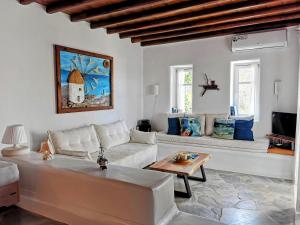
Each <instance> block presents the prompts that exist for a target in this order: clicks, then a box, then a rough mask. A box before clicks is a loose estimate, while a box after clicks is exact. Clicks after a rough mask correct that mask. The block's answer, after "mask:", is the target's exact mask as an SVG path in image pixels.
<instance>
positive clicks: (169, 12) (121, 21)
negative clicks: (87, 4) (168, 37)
mask: <svg viewBox="0 0 300 225" xmlns="http://www.w3.org/2000/svg"><path fill="white" fill-rule="evenodd" d="M240 2H241V3H244V4H245V2H247V1H245V0H241V1H235V2H231V3H235V4H232V5H236V4H237V3H240ZM225 3H226V2H225ZM201 4H203V2H202V3H201V2H199V1H197V0H196V1H189V2H179V3H178V4H173V5H167V6H164V7H160V8H158V9H151V10H146V11H143V12H138V13H132V14H129V15H123V16H118V17H113V18H108V19H98V20H96V21H92V22H91V28H92V29H96V28H100V27H111V26H117V25H118V26H119V25H128V23H129V24H132V23H136V22H145V21H152V20H155V21H156V20H157V19H162V20H164V19H165V18H173V17H175V18H177V16H178V15H179V14H181V16H185V17H190V15H191V16H192V14H194V13H197V15H199V10H200V11H201V12H202V11H203V13H207V12H210V11H215V9H212V8H211V7H208V8H207V7H206V9H203V8H201V7H200V9H197V10H196V11H195V12H189V13H186V10H189V9H191V8H192V7H195V6H197V7H199V6H200V5H201ZM247 4H249V3H247ZM241 6H242V5H241ZM226 7H229V5H228V4H227V5H223V6H218V8H224V9H226ZM194 10H195V9H194ZM204 11H205V12H204ZM174 14H176V15H174ZM149 23H151V22H149Z"/></svg>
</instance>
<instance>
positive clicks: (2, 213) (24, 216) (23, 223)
mask: <svg viewBox="0 0 300 225" xmlns="http://www.w3.org/2000/svg"><path fill="white" fill-rule="evenodd" d="M0 225H63V224H62V223H59V222H55V221H53V220H50V219H47V218H45V217H42V216H39V215H36V214H33V213H31V212H28V211H26V210H23V209H20V208H18V207H16V206H12V207H8V208H4V207H3V208H0Z"/></svg>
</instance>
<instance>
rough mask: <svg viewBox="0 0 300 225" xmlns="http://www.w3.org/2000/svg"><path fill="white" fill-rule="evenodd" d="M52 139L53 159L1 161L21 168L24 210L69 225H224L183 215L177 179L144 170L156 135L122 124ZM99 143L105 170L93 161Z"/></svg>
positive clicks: (63, 133) (30, 157) (59, 133)
mask: <svg viewBox="0 0 300 225" xmlns="http://www.w3.org/2000/svg"><path fill="white" fill-rule="evenodd" d="M95 128H96V129H95ZM49 137H50V139H51V143H52V145H53V146H52V147H51V148H50V149H54V150H55V153H56V154H55V157H54V159H52V160H49V161H44V160H43V159H42V158H43V157H42V154H41V153H37V152H31V153H29V154H28V155H23V156H15V157H4V158H3V160H6V161H10V162H14V163H16V164H17V165H18V168H19V171H20V191H21V201H20V203H19V206H21V207H22V208H25V209H27V210H29V211H32V212H35V213H38V214H41V215H44V216H46V217H49V218H52V219H54V220H59V221H61V222H64V223H67V224H70V225H82V224H85V225H96V224H99V225H183V224H185V225H222V224H221V223H219V222H215V221H211V220H208V219H205V218H202V217H199V216H195V215H191V214H188V213H183V212H180V211H179V210H178V209H177V207H176V204H175V201H174V181H173V176H172V175H169V174H167V173H162V172H158V171H151V170H142V169H141V168H143V167H145V166H147V165H149V164H151V163H152V162H154V161H156V157H157V146H156V144H155V133H139V132H137V133H135V132H132V134H131V135H130V132H129V130H128V129H127V127H126V125H125V123H124V122H122V121H118V122H116V123H113V124H109V125H99V126H97V125H91V126H85V127H81V128H76V129H70V130H64V131H55V132H49ZM98 138H99V140H100V141H99V140H98ZM101 145H102V147H104V148H105V156H106V157H107V158H108V159H109V161H110V163H109V165H108V169H107V170H100V169H99V166H98V165H97V164H96V163H95V161H94V160H95V159H96V158H97V156H98V151H99V147H100V146H101ZM83 159H84V160H83ZM91 159H92V160H91Z"/></svg>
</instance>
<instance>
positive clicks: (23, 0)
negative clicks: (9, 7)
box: [19, 0, 35, 5]
mask: <svg viewBox="0 0 300 225" xmlns="http://www.w3.org/2000/svg"><path fill="white" fill-rule="evenodd" d="M19 2H20V3H21V4H22V5H28V4H30V3H33V2H35V0H19Z"/></svg>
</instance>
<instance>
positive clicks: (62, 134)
mask: <svg viewBox="0 0 300 225" xmlns="http://www.w3.org/2000/svg"><path fill="white" fill-rule="evenodd" d="M48 135H49V140H50V141H51V143H52V146H53V148H54V150H55V153H60V151H61V150H69V151H86V152H90V153H93V152H97V151H99V148H100V143H99V140H98V137H97V134H96V131H95V128H94V127H93V126H84V127H79V128H73V129H69V130H61V131H48Z"/></svg>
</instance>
